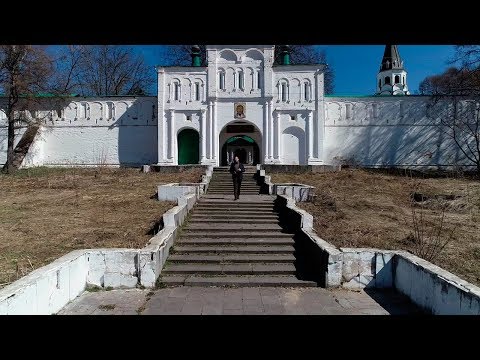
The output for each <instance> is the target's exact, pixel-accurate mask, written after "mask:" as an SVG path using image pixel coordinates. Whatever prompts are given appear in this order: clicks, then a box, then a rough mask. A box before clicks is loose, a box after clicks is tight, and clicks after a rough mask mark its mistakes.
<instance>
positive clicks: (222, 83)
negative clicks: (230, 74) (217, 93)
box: [218, 72, 225, 90]
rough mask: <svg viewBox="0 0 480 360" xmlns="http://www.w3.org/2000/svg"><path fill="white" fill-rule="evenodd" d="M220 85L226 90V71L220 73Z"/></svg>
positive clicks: (221, 88)
mask: <svg viewBox="0 0 480 360" xmlns="http://www.w3.org/2000/svg"><path fill="white" fill-rule="evenodd" d="M218 87H219V88H220V90H225V73H224V72H220V73H219V74H218Z"/></svg>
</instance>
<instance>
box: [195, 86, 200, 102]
mask: <svg viewBox="0 0 480 360" xmlns="http://www.w3.org/2000/svg"><path fill="white" fill-rule="evenodd" d="M195 101H200V83H198V82H196V83H195Z"/></svg>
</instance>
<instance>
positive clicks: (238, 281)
mask: <svg viewBox="0 0 480 360" xmlns="http://www.w3.org/2000/svg"><path fill="white" fill-rule="evenodd" d="M160 282H161V283H162V284H164V285H166V286H181V285H184V286H234V287H263V286H285V287H317V283H315V282H313V281H304V280H299V279H297V278H296V277H295V276H292V275H290V276H287V275H283V276H281V275H279V276H273V275H246V276H238V275H237V276H234V275H232V276H228V275H223V276H195V275H171V276H167V275H165V276H161V279H160Z"/></svg>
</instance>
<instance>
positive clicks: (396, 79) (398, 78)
mask: <svg viewBox="0 0 480 360" xmlns="http://www.w3.org/2000/svg"><path fill="white" fill-rule="evenodd" d="M395 84H400V76H398V75H395Z"/></svg>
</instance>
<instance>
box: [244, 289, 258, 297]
mask: <svg viewBox="0 0 480 360" xmlns="http://www.w3.org/2000/svg"><path fill="white" fill-rule="evenodd" d="M242 296H243V299H258V298H260V288H248V287H246V288H243V289H242Z"/></svg>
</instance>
